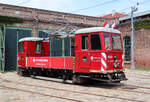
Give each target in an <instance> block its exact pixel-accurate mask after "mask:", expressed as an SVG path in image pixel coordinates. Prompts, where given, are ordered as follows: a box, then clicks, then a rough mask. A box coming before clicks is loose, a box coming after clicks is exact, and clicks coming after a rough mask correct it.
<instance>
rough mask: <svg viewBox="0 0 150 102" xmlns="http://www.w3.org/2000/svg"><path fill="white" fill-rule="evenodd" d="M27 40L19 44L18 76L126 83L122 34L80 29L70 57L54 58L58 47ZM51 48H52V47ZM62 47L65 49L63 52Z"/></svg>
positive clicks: (72, 44) (104, 30) (102, 29)
mask: <svg viewBox="0 0 150 102" xmlns="http://www.w3.org/2000/svg"><path fill="white" fill-rule="evenodd" d="M51 43H52V41H49V40H45V39H44V38H35V37H28V38H22V39H20V40H19V42H18V74H19V75H22V76H30V75H34V76H46V77H55V78H62V79H63V80H72V81H73V83H76V84H80V83H82V82H84V81H85V80H87V79H93V80H100V81H105V82H120V81H122V80H127V79H126V76H125V74H124V72H123V70H124V67H123V63H124V62H123V61H124V59H123V58H124V57H123V45H122V40H121V33H120V31H118V30H116V29H112V28H105V27H92V28H84V29H79V30H77V31H76V32H75V34H74V36H73V37H72V38H71V44H70V49H71V50H70V53H72V54H70V55H69V56H65V54H64V55H62V56H53V55H52V54H51V51H50V50H52V47H56V45H55V43H53V44H52V45H51ZM50 45H51V46H50ZM68 48H69V47H68ZM61 49H63V50H64V48H63V46H62V48H61ZM64 52H65V51H64Z"/></svg>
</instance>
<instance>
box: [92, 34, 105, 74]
mask: <svg viewBox="0 0 150 102" xmlns="http://www.w3.org/2000/svg"><path fill="white" fill-rule="evenodd" d="M90 45H91V46H90V55H91V57H90V61H91V68H90V71H91V72H99V71H101V49H102V47H101V39H100V35H99V33H96V34H91V35H90Z"/></svg>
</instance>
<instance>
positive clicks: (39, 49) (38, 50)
mask: <svg viewBox="0 0 150 102" xmlns="http://www.w3.org/2000/svg"><path fill="white" fill-rule="evenodd" d="M36 52H41V43H36Z"/></svg>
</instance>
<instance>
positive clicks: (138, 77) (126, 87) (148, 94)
mask: <svg viewBox="0 0 150 102" xmlns="http://www.w3.org/2000/svg"><path fill="white" fill-rule="evenodd" d="M125 73H126V76H127V78H128V79H129V80H127V81H122V82H121V83H114V84H108V83H102V82H95V83H90V84H86V85H73V84H72V83H71V81H67V83H62V80H60V79H52V78H42V77H36V78H30V77H21V76H18V75H17V73H16V72H7V73H0V102H73V101H74V102H150V72H146V71H137V70H129V69H126V70H125Z"/></svg>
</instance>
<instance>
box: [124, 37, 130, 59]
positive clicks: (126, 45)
mask: <svg viewBox="0 0 150 102" xmlns="http://www.w3.org/2000/svg"><path fill="white" fill-rule="evenodd" d="M123 42H124V54H125V57H124V59H125V61H130V59H131V39H130V36H125V37H123Z"/></svg>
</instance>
